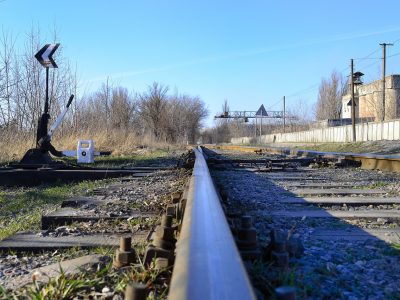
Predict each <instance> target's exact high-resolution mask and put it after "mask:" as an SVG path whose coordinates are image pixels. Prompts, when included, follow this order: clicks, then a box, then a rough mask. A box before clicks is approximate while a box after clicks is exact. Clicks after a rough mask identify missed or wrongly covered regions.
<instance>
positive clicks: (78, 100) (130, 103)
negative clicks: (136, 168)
mask: <svg viewBox="0 0 400 300" xmlns="http://www.w3.org/2000/svg"><path fill="white" fill-rule="evenodd" d="M26 36H27V38H26V40H25V43H24V46H23V47H22V48H21V47H17V46H16V45H17V40H16V38H14V37H13V36H12V35H11V34H7V33H5V32H4V31H3V32H2V33H1V36H0V144H1V145H0V146H6V145H7V144H8V143H9V142H10V141H11V140H13V141H14V142H15V141H17V140H18V139H19V140H26V139H28V140H29V141H30V143H31V144H33V143H34V138H35V135H34V132H35V131H36V128H37V120H38V118H39V117H40V116H41V114H42V112H43V107H44V101H45V69H44V68H43V67H42V66H41V65H40V64H39V63H38V62H37V60H36V59H35V58H34V55H35V53H36V52H37V51H38V50H39V49H40V48H41V47H42V46H43V44H44V43H43V42H42V41H41V39H40V31H39V30H34V29H32V30H31V31H30V32H29V33H28V34H27V35H26ZM54 40H58V37H57V34H54ZM56 61H57V64H58V66H59V70H57V71H54V72H50V77H49V99H50V115H51V117H52V120H55V118H56V117H57V116H58V115H59V113H60V112H61V110H62V109H63V108H64V106H65V104H66V102H67V100H68V98H69V96H70V95H71V94H75V99H74V102H73V105H72V107H71V108H70V111H69V112H68V114H67V116H66V118H65V120H64V121H63V123H62V126H61V127H60V128H59V130H58V131H57V133H56V136H55V137H56V138H57V139H61V140H62V139H63V138H67V137H70V136H74V137H78V138H79V137H85V138H88V137H89V138H90V136H91V135H92V136H99V135H103V137H104V140H105V139H107V138H108V139H112V138H115V137H118V139H120V140H123V141H125V140H126V139H127V138H128V137H129V139H130V141H132V142H136V143H137V144H140V143H143V142H145V141H147V142H151V143H181V144H182V143H193V142H196V140H197V139H198V137H199V134H200V129H201V128H202V122H203V121H204V119H205V118H206V116H207V114H208V112H207V109H206V107H205V104H204V102H203V101H202V100H201V99H200V98H199V97H198V96H191V95H187V94H179V93H170V91H169V88H168V86H166V85H163V84H160V83H156V82H155V83H153V84H150V85H149V86H148V88H147V90H146V91H144V92H141V93H135V92H134V91H129V90H128V89H126V88H124V87H121V86H118V85H113V84H111V83H110V81H109V80H107V81H106V82H105V83H103V84H102V85H101V87H100V88H99V89H98V90H97V91H94V92H92V93H89V94H87V95H83V96H82V95H79V81H78V79H77V77H78V76H77V67H73V66H71V64H70V62H69V61H68V60H67V59H66V58H65V57H64V55H63V49H62V47H60V48H59V49H58V50H57V53H56ZM50 123H51V121H50ZM114 142H118V140H114Z"/></svg>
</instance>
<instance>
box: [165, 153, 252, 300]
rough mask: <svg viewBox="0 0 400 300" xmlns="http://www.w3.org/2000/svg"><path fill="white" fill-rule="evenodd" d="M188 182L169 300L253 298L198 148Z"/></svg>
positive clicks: (245, 273)
mask: <svg viewBox="0 0 400 300" xmlns="http://www.w3.org/2000/svg"><path fill="white" fill-rule="evenodd" d="M195 155H196V161H195V165H194V169H193V175H192V177H191V180H190V185H189V193H188V199H187V203H186V208H185V214H184V218H183V223H182V229H181V233H180V236H179V241H178V243H177V250H176V260H175V265H174V270H173V275H172V280H171V286H170V292H169V295H168V298H169V299H174V300H183V299H191V300H192V299H194V300H196V299H202V300H203V299H218V300H220V299H229V300H233V299H256V296H255V294H254V291H253V288H252V285H251V283H250V280H249V278H248V276H247V272H246V269H245V267H244V265H243V262H242V259H241V257H240V254H239V251H238V250H237V247H236V244H235V241H234V238H233V236H232V233H231V231H230V228H229V226H228V223H227V221H226V218H225V215H224V212H223V210H222V207H221V203H220V198H219V196H218V193H217V191H216V189H215V186H214V183H213V181H212V179H211V175H210V172H209V170H208V167H207V163H206V161H205V159H204V157H203V154H202V152H201V149H200V150H198V149H195Z"/></svg>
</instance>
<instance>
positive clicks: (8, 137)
mask: <svg viewBox="0 0 400 300" xmlns="http://www.w3.org/2000/svg"><path fill="white" fill-rule="evenodd" d="M85 139H88V140H93V141H94V145H95V149H96V151H112V154H113V155H116V156H121V155H130V154H132V153H134V152H135V151H137V150H138V148H141V147H148V148H150V149H151V148H153V149H154V148H167V147H170V146H171V145H168V144H167V143H161V142H154V141H152V139H151V138H149V137H137V136H136V135H135V134H134V133H132V132H125V131H121V130H115V131H109V132H107V131H105V130H103V131H98V132H97V133H94V134H93V133H89V132H88V131H87V132H80V133H74V134H69V135H64V136H60V134H58V135H57V134H56V135H55V136H54V137H53V141H52V144H53V145H54V146H55V147H56V149H57V150H76V146H77V142H78V140H85ZM33 147H35V135H34V134H22V133H15V132H11V131H9V132H4V131H3V132H1V131H0V163H5V162H10V161H18V160H20V159H21V158H22V156H23V155H24V154H25V152H26V151H27V150H28V149H30V148H33Z"/></svg>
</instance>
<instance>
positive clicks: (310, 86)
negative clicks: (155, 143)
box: [0, 0, 400, 126]
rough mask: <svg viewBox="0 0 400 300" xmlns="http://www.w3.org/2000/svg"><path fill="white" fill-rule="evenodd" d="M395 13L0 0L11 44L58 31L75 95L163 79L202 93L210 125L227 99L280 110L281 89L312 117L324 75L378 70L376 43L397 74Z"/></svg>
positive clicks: (242, 4) (399, 6) (390, 3)
mask: <svg viewBox="0 0 400 300" xmlns="http://www.w3.org/2000/svg"><path fill="white" fill-rule="evenodd" d="M399 11H400V1H398V0H381V1H376V0H365V1H362V2H360V1H348V0H336V1H334V0H330V1H329V0H301V1H299V0H297V1H296V0H292V1H289V0H280V1H268V0H266V1H235V0H230V1H225V0H222V1H215V0H214V1H209V0H203V1H188V0H187V1H175V0H168V1H165V0H164V1H162V0H160V1H154V0H147V1H135V0H127V1H118V0H113V1H102V0H97V1H95V0H85V1H83V0H80V1H78V0H68V1H66V0H64V1H61V0H60V1H47V0H41V1H31V0H0V26H1V29H2V31H3V33H4V32H5V33H7V34H12V35H13V36H14V37H15V38H16V40H17V44H16V45H17V47H23V43H24V42H25V39H26V34H27V32H29V31H30V30H31V28H32V27H36V28H39V29H40V32H41V38H42V40H43V41H44V43H47V42H49V43H50V42H53V32H54V29H55V28H56V30H57V32H58V41H57V42H59V43H61V46H62V49H63V55H64V56H65V57H66V58H67V59H68V60H69V61H70V62H71V64H73V65H76V67H77V70H78V72H77V73H78V77H79V82H80V89H79V90H80V92H81V94H84V93H90V92H92V91H95V90H96V89H98V88H99V87H100V86H101V84H102V83H104V82H105V81H106V80H107V78H109V79H110V81H111V82H112V83H113V84H114V85H120V86H124V87H126V88H128V89H129V90H131V91H134V92H143V91H145V90H146V89H147V87H148V86H149V85H151V84H152V83H153V82H159V83H161V84H163V85H167V86H169V88H170V90H171V92H172V93H174V92H176V91H178V92H179V93H185V94H189V95H192V96H198V97H200V98H201V99H202V100H203V101H204V103H205V105H206V107H207V108H208V110H209V114H210V117H209V118H208V120H207V121H206V123H205V125H206V126H212V124H213V116H214V115H216V114H218V113H220V112H221V110H222V104H223V102H224V100H227V101H228V104H229V107H230V109H231V110H240V111H243V110H247V111H255V110H257V109H258V108H259V107H260V105H261V104H264V106H265V108H266V109H267V110H282V98H283V96H286V107H287V109H288V110H289V111H298V110H299V109H303V110H306V111H308V112H310V114H311V112H312V107H313V105H314V103H315V102H316V100H317V97H318V85H319V83H320V81H321V78H323V77H325V78H327V77H329V76H330V74H331V72H332V71H333V70H336V71H338V72H341V73H343V75H344V76H347V75H348V73H349V72H350V71H349V61H350V59H351V58H353V59H355V71H361V72H363V73H365V76H364V82H369V81H372V80H376V79H378V78H379V77H380V72H381V71H380V70H381V61H382V60H381V57H382V50H381V47H380V46H379V43H384V42H385V43H392V42H394V44H395V45H394V46H392V47H388V48H387V55H388V60H387V74H399V73H400V19H399V16H398V14H399ZM54 58H55V60H56V61H57V54H55V55H54ZM57 71H58V72H61V71H62V70H57ZM78 98H79V95H78Z"/></svg>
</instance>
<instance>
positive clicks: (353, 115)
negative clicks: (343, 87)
mask: <svg viewBox="0 0 400 300" xmlns="http://www.w3.org/2000/svg"><path fill="white" fill-rule="evenodd" d="M350 92H351V129H352V132H353V142H355V141H356V110H355V108H356V101H355V99H354V61H353V59H350Z"/></svg>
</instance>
